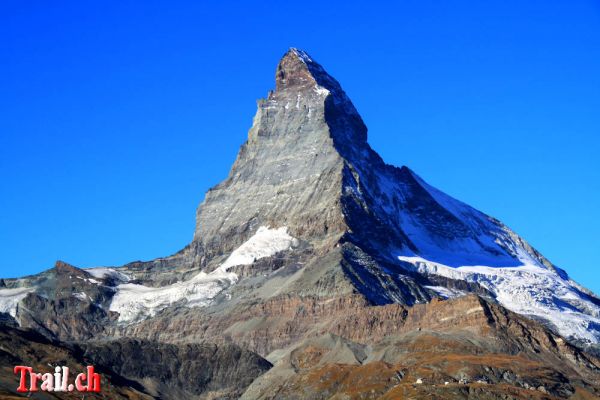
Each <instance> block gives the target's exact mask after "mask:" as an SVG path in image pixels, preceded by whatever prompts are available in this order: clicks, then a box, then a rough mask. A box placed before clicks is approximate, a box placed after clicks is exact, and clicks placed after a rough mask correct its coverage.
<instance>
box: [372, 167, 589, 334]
mask: <svg viewBox="0 0 600 400" xmlns="http://www.w3.org/2000/svg"><path fill="white" fill-rule="evenodd" d="M377 177H378V179H377V183H378V184H379V188H377V189H379V190H380V191H381V192H382V193H384V195H383V196H381V197H380V198H381V204H379V205H377V206H376V207H375V209H380V210H383V212H384V213H385V215H382V216H381V218H384V219H387V220H390V221H392V222H393V223H394V224H395V225H396V226H397V227H398V228H399V229H401V230H402V232H403V233H404V234H405V235H406V236H407V237H408V239H409V240H410V243H411V244H412V246H398V248H397V249H395V250H393V251H391V253H392V254H393V256H394V258H396V259H397V260H399V261H401V263H402V265H403V267H405V268H408V269H412V270H414V271H418V272H419V273H421V274H425V275H440V276H444V277H446V278H451V279H455V280H463V281H467V282H472V283H477V284H479V285H480V286H482V287H484V288H486V289H487V290H489V292H490V293H492V294H493V295H494V296H495V299H496V300H497V301H498V302H499V303H500V304H502V305H503V306H505V307H506V308H508V309H509V310H512V311H514V312H517V313H519V314H523V315H528V316H531V317H534V318H537V319H541V320H544V321H546V322H547V323H548V324H549V325H551V326H552V327H554V328H555V330H556V331H557V332H558V333H560V334H561V335H563V336H565V337H567V338H572V339H577V340H582V341H585V342H588V343H598V342H600V307H598V304H599V302H598V301H597V299H595V298H594V297H593V296H591V295H590V294H588V293H589V292H587V291H586V290H585V289H583V288H582V287H581V286H580V285H578V284H577V283H576V282H574V281H572V280H571V279H570V278H569V277H568V275H567V274H566V273H565V272H564V271H563V270H561V269H559V268H557V267H556V266H554V265H553V264H552V263H551V262H550V261H548V260H547V259H546V258H544V257H543V256H542V255H541V254H540V253H539V252H537V251H536V250H535V249H534V248H532V247H531V246H530V245H529V244H528V243H527V242H526V241H525V240H523V239H522V238H520V237H519V236H518V235H517V234H516V233H514V232H513V231H512V230H510V229H509V228H508V227H507V226H505V225H504V224H502V223H501V222H500V221H498V220H496V219H494V218H492V217H490V216H488V215H486V214H484V213H482V212H480V211H477V210H475V209H474V208H472V207H470V206H468V205H466V204H464V203H462V202H460V201H458V200H456V199H454V198H452V197H450V196H448V195H446V194H444V193H442V192H441V191H439V190H437V189H435V188H434V187H432V186H430V185H429V184H427V183H426V182H425V181H423V179H421V178H420V177H418V176H417V175H416V174H415V173H414V172H412V171H410V170H408V169H407V168H403V169H402V170H401V172H400V173H399V174H396V175H395V176H393V177H392V176H390V174H389V171H386V170H383V171H380V173H379V175H378V176H377ZM377 189H376V190H377ZM371 190H373V189H371ZM411 247H412V248H411ZM430 289H432V290H434V291H436V292H437V293H439V294H441V295H442V296H444V297H454V296H456V295H459V294H460V293H457V292H456V291H452V290H451V289H448V288H444V287H432V288H430Z"/></svg>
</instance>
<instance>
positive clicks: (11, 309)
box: [0, 287, 35, 317]
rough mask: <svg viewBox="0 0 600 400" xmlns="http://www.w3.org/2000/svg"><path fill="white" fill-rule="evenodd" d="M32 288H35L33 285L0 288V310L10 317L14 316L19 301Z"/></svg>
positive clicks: (31, 290) (32, 289)
mask: <svg viewBox="0 0 600 400" xmlns="http://www.w3.org/2000/svg"><path fill="white" fill-rule="evenodd" d="M34 290H35V288H33V287H21V288H13V289H0V312H3V313H8V314H10V315H11V316H12V317H15V316H16V315H17V306H18V304H19V302H20V301H21V300H23V299H24V298H25V297H26V296H27V295H28V294H29V293H31V292H33V291H34Z"/></svg>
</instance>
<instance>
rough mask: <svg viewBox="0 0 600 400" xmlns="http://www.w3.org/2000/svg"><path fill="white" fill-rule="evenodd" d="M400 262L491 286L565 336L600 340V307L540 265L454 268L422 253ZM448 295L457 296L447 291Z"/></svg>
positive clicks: (502, 299)
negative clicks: (427, 257)
mask: <svg viewBox="0 0 600 400" xmlns="http://www.w3.org/2000/svg"><path fill="white" fill-rule="evenodd" d="M398 259H399V260H400V261H403V262H405V263H407V264H408V265H409V268H412V269H414V270H415V271H418V272H419V273H422V274H427V275H428V274H433V275H441V276H444V277H447V278H451V279H456V280H464V281H468V282H473V283H477V284H479V285H481V286H483V287H484V288H486V289H488V290H489V291H490V292H491V293H492V294H493V295H494V296H495V299H496V300H497V301H498V302H499V303H500V304H502V305H503V306H504V307H506V308H508V309H509V310H511V311H514V312H516V313H519V314H523V315H527V316H530V317H534V318H537V319H541V320H544V321H546V322H548V323H550V324H551V325H552V326H553V327H554V328H555V330H556V331H557V332H558V333H559V334H560V335H562V336H564V337H566V338H571V339H578V340H583V341H585V342H588V343H597V342H599V341H600V332H599V328H600V308H599V307H598V306H596V305H595V304H594V303H593V302H592V301H590V300H589V298H588V296H586V295H585V293H583V292H582V291H581V289H580V286H579V285H578V284H577V283H575V282H573V281H571V280H568V279H563V278H562V277H560V276H559V275H558V274H556V273H555V272H553V271H551V270H549V269H547V268H542V267H540V266H539V265H532V264H523V265H522V266H518V267H505V268H503V267H490V266H485V265H482V266H460V267H450V266H448V265H443V264H440V263H436V262H433V261H430V260H426V259H424V258H422V257H418V256H398ZM443 289H444V288H439V289H438V290H436V291H438V293H440V294H442V295H443V296H444V297H455V296H456V293H452V292H450V293H452V295H450V294H447V293H444V291H443ZM434 290H435V289H434Z"/></svg>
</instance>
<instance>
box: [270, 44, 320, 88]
mask: <svg viewBox="0 0 600 400" xmlns="http://www.w3.org/2000/svg"><path fill="white" fill-rule="evenodd" d="M315 65H318V64H316V63H315V62H314V61H313V60H312V58H310V56H309V55H308V54H307V53H306V52H304V51H302V50H298V49H295V48H291V49H289V50H288V51H287V53H285V55H284V56H283V57H282V58H281V60H280V61H279V65H277V72H276V75H275V83H276V89H277V90H278V91H281V90H286V89H300V88H306V87H311V86H314V85H316V84H317V81H316V79H315V78H314V76H313V74H312V72H311V69H313V70H314V69H315Z"/></svg>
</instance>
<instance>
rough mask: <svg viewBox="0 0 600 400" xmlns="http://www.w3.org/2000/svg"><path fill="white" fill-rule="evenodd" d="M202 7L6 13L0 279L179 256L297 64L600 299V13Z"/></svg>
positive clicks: (406, 158) (40, 5) (554, 4)
mask: <svg viewBox="0 0 600 400" xmlns="http://www.w3.org/2000/svg"><path fill="white" fill-rule="evenodd" d="M201 3H202V2H192V1H190V2H180V1H170V2H152V1H143V2H142V1H119V2H117V1H114V2H91V1H71V2H68V1H65V2H49V1H45V2H42V1H26V2H25V1H13V0H8V1H3V2H2V4H1V5H0V37H1V38H2V39H1V40H0V179H1V185H0V243H1V244H0V246H1V250H2V251H1V257H0V276H4V277H14V276H20V275H24V274H29V273H35V272H38V271H41V270H44V269H47V268H50V267H52V266H53V263H54V261H55V260H57V259H61V260H65V261H67V262H70V263H72V264H75V265H77V266H81V267H88V266H96V265H120V264H123V263H126V262H129V261H133V260H138V259H152V258H154V257H158V256H164V255H168V254H171V253H173V252H175V251H177V250H179V249H180V248H181V247H183V246H184V245H185V244H187V243H188V242H189V241H190V240H191V238H192V233H193V228H194V217H195V209H196V206H197V205H198V203H199V202H200V201H201V199H202V197H203V195H204V192H205V191H206V190H207V189H208V188H209V187H210V186H212V185H214V184H216V183H218V182H219V181H220V180H222V179H223V178H225V176H226V175H227V172H228V170H229V167H230V165H231V164H232V162H233V160H234V158H235V155H236V153H237V150H238V148H239V146H240V145H241V144H242V143H243V141H244V140H245V138H246V134H247V130H248V128H249V127H250V125H251V120H252V116H253V114H254V112H255V108H256V103H255V101H256V99H258V98H260V97H263V96H265V95H266V93H267V91H268V90H269V89H271V88H273V86H274V71H275V66H276V64H277V61H278V60H279V58H280V57H281V56H282V55H283V53H284V52H285V51H286V50H287V48H288V47H290V46H295V47H300V48H303V49H305V50H307V51H308V52H309V53H310V54H311V55H312V56H313V57H314V58H315V59H316V60H318V61H319V62H320V63H321V64H323V65H324V66H325V68H326V69H327V70H328V71H329V72H330V73H331V74H332V75H333V76H335V77H336V78H337V79H338V80H339V81H340V82H341V83H342V86H343V87H344V88H345V89H346V91H347V93H348V94H349V95H350V97H351V98H352V99H353V101H354V103H355V105H356V106H357V108H358V110H359V111H360V113H361V114H362V116H363V118H364V120H365V122H366V123H367V125H368V127H369V141H370V143H371V145H372V146H373V148H374V149H375V150H376V151H378V152H379V153H380V154H381V155H382V156H383V158H384V159H385V160H386V161H387V162H388V163H392V164H396V165H408V166H409V167H411V168H412V169H413V170H415V171H416V172H417V173H418V174H420V175H421V176H422V177H423V178H425V179H426V180H427V181H429V182H430V183H431V184H433V185H435V186H437V187H439V188H440V189H442V190H444V191H446V192H447V193H449V194H451V195H453V196H454V197H457V198H459V199H461V200H463V201H465V202H467V203H469V204H471V205H473V206H475V207H476V208H479V209H480V210H482V211H484V212H487V213H488V214H491V215H493V216H495V217H497V218H499V219H501V220H502V221H504V222H505V223H507V224H508V225H509V226H511V227H512V228H513V229H515V230H516V231H517V232H518V233H520V234H521V235H522V236H524V237H525V238H526V239H527V240H529V241H530V242H531V243H532V244H533V245H534V246H535V247H537V248H538V249H539V250H540V251H542V253H543V254H545V255H546V256H547V257H549V258H550V259H551V260H552V261H553V262H554V263H555V264H557V265H559V266H561V267H563V268H565V269H566V270H567V271H568V272H569V273H570V274H571V276H573V277H574V278H575V279H576V280H578V281H580V282H581V283H583V284H584V285H586V286H588V287H589V288H591V289H593V290H594V291H595V292H596V293H600V274H599V273H598V271H599V269H598V260H600V224H599V222H600V221H599V220H600V211H599V205H600V182H599V176H598V175H599V173H600V161H599V160H600V157H599V153H600V3H599V2H598V1H593V0H589V1H579V0H573V1H564V0H560V1H556V0H554V1H553V0H545V1H535V0H532V1H520V0H519V1H497V2H491V1H468V2H467V1H464V2H462V1H453V2H445V1H423V0H418V1H417V0H414V1H398V2H396V3H397V4H395V5H393V6H391V5H390V4H386V3H378V2H376V1H370V2H366V3H365V4H366V5H357V4H353V3H351V2H348V1H343V2H339V3H338V4H335V2H324V1H319V2H315V3H311V2H307V1H302V2H285V1H277V2H267V1H262V2H256V1H255V2H248V3H246V4H243V3H238V5H237V6H228V5H225V4H222V5H219V6H217V5H214V4H213V5H206V4H201ZM207 3H208V2H207ZM212 3H216V2H212ZM222 3H225V2H222ZM389 3H391V2H389ZM450 3H451V4H450Z"/></svg>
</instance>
